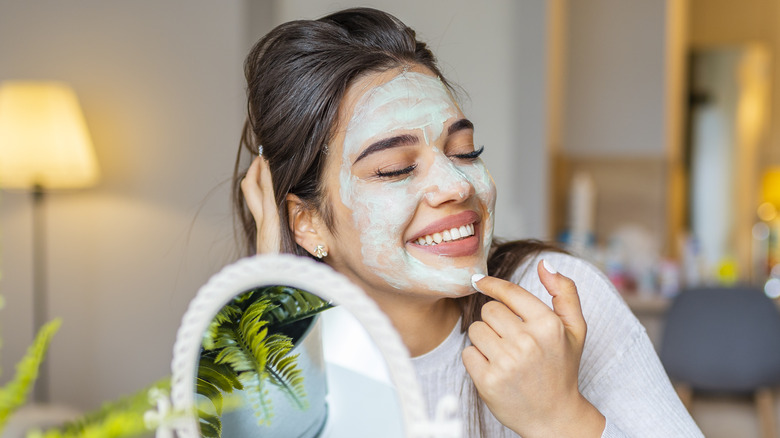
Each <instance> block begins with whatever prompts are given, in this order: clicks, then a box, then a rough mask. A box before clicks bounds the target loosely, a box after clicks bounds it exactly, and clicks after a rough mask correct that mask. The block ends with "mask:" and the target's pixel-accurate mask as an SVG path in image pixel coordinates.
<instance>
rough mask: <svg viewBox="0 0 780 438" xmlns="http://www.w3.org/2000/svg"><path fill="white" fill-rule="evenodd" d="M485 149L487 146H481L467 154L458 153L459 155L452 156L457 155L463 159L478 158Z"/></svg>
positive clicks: (456, 156)
mask: <svg viewBox="0 0 780 438" xmlns="http://www.w3.org/2000/svg"><path fill="white" fill-rule="evenodd" d="M484 151H485V146H480V147H479V149H477V150H475V151H472V152H469V153H467V154H457V155H451V157H455V158H458V159H461V160H476V159H477V158H479V156H480V155H482V152H484Z"/></svg>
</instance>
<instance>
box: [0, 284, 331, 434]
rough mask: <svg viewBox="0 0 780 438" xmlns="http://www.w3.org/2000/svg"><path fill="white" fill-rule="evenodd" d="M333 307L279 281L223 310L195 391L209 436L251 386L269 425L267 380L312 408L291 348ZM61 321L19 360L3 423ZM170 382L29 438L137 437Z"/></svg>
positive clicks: (6, 392)
mask: <svg viewBox="0 0 780 438" xmlns="http://www.w3.org/2000/svg"><path fill="white" fill-rule="evenodd" d="M330 307H331V304H330V303H328V302H326V301H323V300H322V299H320V298H319V297H317V296H315V295H312V294H310V293H308V292H305V291H302V290H299V289H294V288H290V287H284V286H273V287H264V288H258V289H253V290H250V291H248V292H246V293H244V294H242V295H241V296H239V297H237V298H235V299H234V300H232V301H231V302H230V303H228V305H226V306H225V307H223V308H222V309H221V311H220V312H219V313H218V314H217V315H216V317H215V318H214V319H213V320H212V323H211V324H210V326H209V328H208V329H207V330H206V333H205V334H204V336H203V345H202V349H201V357H200V361H199V364H198V375H197V381H196V384H195V386H196V392H197V393H198V394H200V395H202V396H203V397H205V400H204V401H205V403H198V406H197V410H198V416H199V421H200V429H201V434H202V435H203V436H204V437H220V436H221V433H222V424H221V416H222V414H223V413H224V412H226V411H227V410H230V409H233V408H236V407H238V400H237V399H236V397H234V391H235V390H244V391H245V394H246V395H248V396H250V398H251V400H252V406H253V409H254V411H255V413H256V415H257V417H258V423H260V424H268V423H269V422H270V420H271V417H272V416H273V406H272V405H271V400H270V399H269V398H268V392H267V387H266V385H274V386H276V387H279V388H281V389H282V391H283V392H284V393H285V394H286V395H287V397H288V398H289V399H290V401H291V402H292V403H293V405H294V406H296V407H298V408H300V409H305V408H306V406H307V403H306V392H305V390H304V386H303V376H302V374H301V370H300V369H299V368H298V366H297V361H296V360H297V355H290V354H289V353H290V351H291V350H292V349H293V346H294V344H295V342H296V341H297V339H298V338H299V337H300V336H301V335H303V332H304V331H305V329H306V327H308V321H305V320H306V319H307V318H310V317H312V316H314V315H316V314H317V313H319V312H322V311H323V310H325V309H328V308H330ZM57 327H59V321H54V322H52V323H50V324H48V325H47V326H45V327H44V329H42V330H41V333H40V334H39V335H38V338H36V341H35V343H34V344H33V346H32V347H31V348H30V352H29V353H28V358H25V360H23V361H22V363H21V364H20V367H19V369H20V372H19V373H17V378H16V379H15V380H14V382H16V383H12V384H9V385H8V387H7V388H4V389H2V391H0V430H2V421H4V420H5V418H7V417H8V415H10V412H11V411H12V409H6V406H9V407H10V406H18V405H20V404H21V403H23V401H24V396H22V397H20V396H19V394H22V393H23V394H25V395H26V391H27V390H28V389H29V386H30V385H31V382H32V381H33V380H34V379H35V375H36V374H37V369H38V364H39V363H40V362H41V360H42V358H43V356H42V355H43V352H44V351H45V350H46V346H48V343H49V341H50V340H51V336H52V335H53V333H54V331H56V329H57ZM169 388H170V379H169V378H165V379H163V380H160V381H159V382H157V383H155V384H154V385H151V386H150V387H148V388H145V389H144V390H142V391H139V392H137V393H136V394H134V395H131V396H128V397H125V398H122V399H120V400H118V401H115V402H111V403H108V404H105V405H104V406H103V407H101V408H100V409H98V410H97V411H95V412H92V413H89V414H87V415H85V416H83V417H81V418H80V419H78V420H76V421H74V422H71V423H68V424H66V425H64V426H63V427H60V428H54V429H49V430H47V431H45V432H40V431H34V432H31V433H30V434H29V435H28V438H76V437H95V438H130V437H137V436H141V435H144V434H148V433H149V432H150V430H152V429H154V427H155V425H154V424H149V422H148V421H146V419H145V416H146V415H148V414H149V412H150V411H151V412H154V411H155V409H156V406H155V403H154V400H153V399H152V398H150V394H152V393H156V392H159V391H162V392H167V391H168V389H169ZM7 401H8V402H7ZM181 415H184V413H181V412H172V413H170V414H169V418H166V419H164V420H165V421H175V420H176V416H181Z"/></svg>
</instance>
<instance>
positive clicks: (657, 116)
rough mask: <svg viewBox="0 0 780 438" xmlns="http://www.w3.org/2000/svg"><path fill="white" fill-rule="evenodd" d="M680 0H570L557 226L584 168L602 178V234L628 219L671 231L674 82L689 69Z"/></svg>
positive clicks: (678, 95)
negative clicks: (628, 0)
mask: <svg viewBox="0 0 780 438" xmlns="http://www.w3.org/2000/svg"><path fill="white" fill-rule="evenodd" d="M679 6H680V2H679V1H677V0H668V1H651V2H636V3H626V2H622V1H620V0H593V1H588V2H576V1H570V2H568V8H567V11H566V18H565V21H566V23H567V26H566V29H567V30H566V32H567V35H566V38H565V41H566V42H565V46H566V48H565V77H564V80H563V89H564V92H563V98H562V100H563V102H564V103H563V110H562V113H563V114H562V116H561V117H562V121H561V122H560V125H561V131H562V134H561V137H562V140H561V144H560V146H559V147H558V148H556V151H555V152H556V154H555V166H556V170H555V181H554V185H555V187H556V190H555V204H554V208H555V213H554V214H553V216H552V219H553V221H554V222H555V228H556V229H557V230H559V231H562V230H566V229H567V228H568V227H569V225H570V224H569V217H568V214H569V212H568V210H569V202H570V201H569V198H568V193H569V189H570V187H569V186H570V184H571V180H572V177H573V175H575V174H577V173H579V172H585V173H586V174H588V175H590V177H591V178H592V180H593V182H594V184H595V201H594V209H595V223H594V230H593V231H594V233H595V238H596V240H597V242H598V243H600V244H606V243H607V242H608V241H609V240H610V236H611V235H612V234H613V233H614V232H615V231H616V230H617V229H618V228H620V227H622V226H626V225H629V224H630V225H631V226H639V227H641V228H642V229H644V230H645V231H647V232H649V234H650V236H651V237H650V238H651V239H653V240H655V241H658V242H663V241H664V239H665V238H666V239H667V240H671V239H669V238H668V236H667V235H668V234H671V233H672V230H673V227H671V226H670V224H669V221H670V218H669V215H670V209H669V203H668V201H667V196H668V195H669V193H670V190H669V180H668V179H669V172H670V169H671V168H672V163H673V161H672V158H673V157H674V156H675V154H676V153H677V150H678V149H679V136H680V132H679V125H680V120H678V119H677V118H676V117H677V115H678V114H680V113H679V111H677V110H678V107H679V106H680V105H681V104H682V92H681V91H682V90H681V89H680V88H675V87H679V84H680V83H681V78H682V77H684V76H683V74H684V73H683V70H682V60H683V59H684V58H683V55H682V50H681V44H682V41H679V40H678V39H677V35H676V33H679V32H678V30H677V29H676V27H675V24H676V20H677V16H678V15H680V14H681V12H680V10H681V8H680V7H679ZM678 58H679V59H678ZM675 111H676V112H675ZM670 114H671V116H670ZM659 246H661V245H659ZM666 250H667V251H670V249H669V248H667V249H666Z"/></svg>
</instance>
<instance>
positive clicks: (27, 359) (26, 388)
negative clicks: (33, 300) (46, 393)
mask: <svg viewBox="0 0 780 438" xmlns="http://www.w3.org/2000/svg"><path fill="white" fill-rule="evenodd" d="M2 307H3V300H2V297H0V308H2ZM60 324H61V321H60V320H59V319H55V320H53V321H51V322H49V323H47V324H45V325H44V326H43V327H41V328H40V330H39V331H38V334H37V335H36V336H35V340H34V341H33V343H32V345H30V347H29V348H28V349H27V353H26V354H25V355H24V357H23V358H22V360H21V361H19V363H17V365H16V374H15V375H14V377H13V378H12V379H11V380H10V381H9V382H8V383H6V385H5V386H3V387H2V388H0V432H2V430H3V429H4V428H5V425H6V423H7V422H8V418H9V417H10V416H11V414H13V413H14V412H15V411H16V410H17V409H18V408H19V407H21V406H22V405H24V403H25V402H26V401H27V396H28V395H29V393H30V390H31V389H32V387H33V384H34V383H35V380H36V379H37V378H38V370H39V368H40V366H41V363H42V362H43V359H44V358H45V357H46V351H47V350H48V348H49V344H50V343H51V339H52V337H53V336H54V334H55V333H56V332H57V330H59V328H60Z"/></svg>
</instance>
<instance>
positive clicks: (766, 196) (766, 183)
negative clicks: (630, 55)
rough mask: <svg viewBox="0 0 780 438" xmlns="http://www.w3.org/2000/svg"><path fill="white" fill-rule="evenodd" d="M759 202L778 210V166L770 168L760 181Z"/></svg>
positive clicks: (779, 189)
mask: <svg viewBox="0 0 780 438" xmlns="http://www.w3.org/2000/svg"><path fill="white" fill-rule="evenodd" d="M761 201H762V202H769V203H771V204H774V206H775V208H777V209H780V166H775V167H770V168H768V169H767V170H766V172H764V176H763V178H762V179H761Z"/></svg>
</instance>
